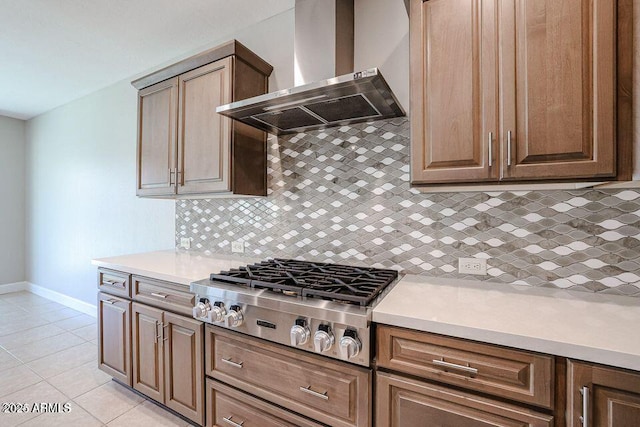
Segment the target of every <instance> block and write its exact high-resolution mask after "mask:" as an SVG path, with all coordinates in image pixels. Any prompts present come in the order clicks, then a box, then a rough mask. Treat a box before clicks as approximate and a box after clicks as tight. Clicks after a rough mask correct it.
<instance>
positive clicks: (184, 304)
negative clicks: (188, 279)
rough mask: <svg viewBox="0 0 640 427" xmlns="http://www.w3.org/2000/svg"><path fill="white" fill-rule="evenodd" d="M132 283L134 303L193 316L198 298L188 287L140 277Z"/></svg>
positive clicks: (136, 277)
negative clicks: (137, 302)
mask: <svg viewBox="0 0 640 427" xmlns="http://www.w3.org/2000/svg"><path fill="white" fill-rule="evenodd" d="M131 282H132V284H133V286H132V292H131V293H132V297H133V299H134V301H139V302H142V303H145V304H148V305H151V306H154V307H158V308H161V309H163V310H169V311H173V312H175V313H180V314H184V315H186V316H191V313H192V309H193V306H194V305H195V299H196V297H195V295H193V294H192V293H190V292H187V290H188V288H187V287H186V286H183V285H178V284H175V283H169V282H163V281H161V280H154V279H149V278H147V277H140V276H133V277H132V279H131Z"/></svg>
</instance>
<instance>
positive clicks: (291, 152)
mask: <svg viewBox="0 0 640 427" xmlns="http://www.w3.org/2000/svg"><path fill="white" fill-rule="evenodd" d="M409 134H410V130H409V122H408V121H407V120H406V119H404V118H400V119H393V120H388V121H378V122H370V123H363V124H358V125H353V126H342V127H340V128H333V129H326V130H323V131H316V132H310V133H299V134H296V135H289V136H286V137H280V138H276V137H274V136H270V137H269V140H268V142H267V144H268V146H269V156H268V165H269V169H268V172H269V191H268V196H267V197H265V198H251V199H205V200H178V201H176V245H177V244H178V242H179V241H180V238H181V237H191V238H193V244H192V248H194V249H195V250H199V251H205V252H216V253H230V252H231V242H232V241H234V240H243V241H244V242H245V247H246V251H247V254H248V255H251V256H257V257H274V256H278V257H292V258H299V259H309V260H318V261H326V262H352V263H360V264H366V265H370V266H373V267H384V268H397V269H401V270H403V271H404V272H407V273H415V274H424V275H431V276H440V277H452V278H455V277H459V278H471V279H476V280H483V279H484V280H492V281H498V282H505V283H510V282H516V283H521V284H527V285H530V286H544V287H556V288H563V289H574V290H580V291H585V292H603V293H610V294H616V295H630V296H640V191H637V190H571V191H558V190H555V191H512V192H504V191H499V190H496V191H490V192H486V193H450V194H447V193H434V194H422V193H420V192H418V191H416V190H414V189H411V188H410V187H409ZM460 257H476V258H484V259H486V260H487V273H488V274H487V276H485V277H480V276H465V275H460V274H458V272H457V268H458V261H457V260H458V258H460Z"/></svg>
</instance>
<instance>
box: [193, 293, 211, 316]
mask: <svg viewBox="0 0 640 427" xmlns="http://www.w3.org/2000/svg"><path fill="white" fill-rule="evenodd" d="M209 310H211V306H210V305H209V300H208V299H206V298H200V300H199V301H198V303H197V304H196V306H195V307H193V317H195V318H205V317H207V314H208V313H209Z"/></svg>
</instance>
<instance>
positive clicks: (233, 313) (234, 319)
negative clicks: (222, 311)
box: [224, 305, 244, 328]
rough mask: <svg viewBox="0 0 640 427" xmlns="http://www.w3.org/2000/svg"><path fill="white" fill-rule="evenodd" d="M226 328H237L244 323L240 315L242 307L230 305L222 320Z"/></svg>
mask: <svg viewBox="0 0 640 427" xmlns="http://www.w3.org/2000/svg"><path fill="white" fill-rule="evenodd" d="M224 322H225V325H226V326H227V328H237V327H238V326H240V325H242V324H243V323H244V316H243V315H242V307H240V306H239V305H232V306H231V307H230V308H229V312H228V313H227V315H226V317H225V318H224Z"/></svg>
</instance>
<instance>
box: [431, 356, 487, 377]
mask: <svg viewBox="0 0 640 427" xmlns="http://www.w3.org/2000/svg"><path fill="white" fill-rule="evenodd" d="M431 362H432V363H433V364H434V365H436V366H440V367H443V368H449V369H455V370H457V371H462V372H466V373H468V374H471V375H477V374H478V370H477V369H476V368H472V367H471V366H464V365H458V364H457V363H451V362H445V361H444V360H442V359H440V360H439V359H433V360H432V361H431Z"/></svg>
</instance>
